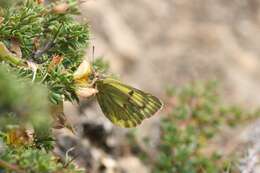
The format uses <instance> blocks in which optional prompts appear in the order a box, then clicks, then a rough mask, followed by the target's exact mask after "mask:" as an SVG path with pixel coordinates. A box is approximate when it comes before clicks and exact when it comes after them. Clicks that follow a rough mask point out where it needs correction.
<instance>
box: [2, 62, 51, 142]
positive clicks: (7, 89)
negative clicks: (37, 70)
mask: <svg viewBox="0 0 260 173" xmlns="http://www.w3.org/2000/svg"><path fill="white" fill-rule="evenodd" d="M0 86H1V87H0V130H4V131H6V130H7V129H8V127H9V126H18V125H21V126H26V125H28V123H29V122H30V123H31V124H32V126H33V127H34V129H35V131H36V133H37V136H41V137H44V136H48V134H49V131H50V127H51V122H52V121H51V117H50V112H49V100H48V97H47V89H46V88H45V87H44V86H41V85H37V84H33V83H32V82H31V81H29V80H26V79H21V78H17V74H16V73H15V72H14V71H12V70H10V69H9V68H8V66H7V65H4V64H0Z"/></svg>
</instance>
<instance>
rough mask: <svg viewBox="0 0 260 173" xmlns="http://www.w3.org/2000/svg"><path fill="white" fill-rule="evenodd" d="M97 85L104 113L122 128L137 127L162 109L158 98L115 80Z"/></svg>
mask: <svg viewBox="0 0 260 173" xmlns="http://www.w3.org/2000/svg"><path fill="white" fill-rule="evenodd" d="M96 85H97V89H98V90H99V92H98V94H97V100H98V103H99V105H100V107H101V109H102V112H103V113H104V114H105V115H106V117H107V118H108V119H110V120H111V121H112V122H113V123H114V124H116V125H118V126H120V127H134V126H137V125H138V124H141V122H142V121H143V120H144V119H145V118H148V117H150V116H152V115H153V114H155V113H156V112H157V111H158V110H159V109H160V108H161V107H162V103H161V101H160V100H159V99H158V98H156V97H154V96H152V95H151V94H148V93H145V92H143V91H141V90H138V89H135V88H133V87H130V86H128V85H125V84H122V83H121V82H119V81H117V80H115V79H110V78H106V79H103V80H98V81H97V82H96Z"/></svg>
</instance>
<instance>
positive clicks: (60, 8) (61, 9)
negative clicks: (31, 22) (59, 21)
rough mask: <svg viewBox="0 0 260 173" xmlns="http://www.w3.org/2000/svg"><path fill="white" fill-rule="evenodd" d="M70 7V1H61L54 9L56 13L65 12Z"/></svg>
mask: <svg viewBox="0 0 260 173" xmlns="http://www.w3.org/2000/svg"><path fill="white" fill-rule="evenodd" d="M68 9H69V4H68V3H61V4H58V5H56V6H54V7H53V9H52V11H53V12H54V13H56V14H64V13H66V11H67V10H68Z"/></svg>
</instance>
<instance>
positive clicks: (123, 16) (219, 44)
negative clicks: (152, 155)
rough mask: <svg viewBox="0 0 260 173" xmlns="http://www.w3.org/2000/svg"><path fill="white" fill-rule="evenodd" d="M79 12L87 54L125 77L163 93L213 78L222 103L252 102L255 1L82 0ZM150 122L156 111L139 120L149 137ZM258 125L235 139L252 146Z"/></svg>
mask: <svg viewBox="0 0 260 173" xmlns="http://www.w3.org/2000/svg"><path fill="white" fill-rule="evenodd" d="M81 11H82V17H81V18H80V20H87V21H89V23H91V28H92V33H93V35H92V42H93V45H95V56H96V57H97V56H104V58H105V59H106V60H108V61H109V62H110V64H111V71H112V72H114V73H116V74H120V78H121V79H122V80H123V81H125V82H126V83H129V84H132V85H134V86H137V87H139V88H142V89H145V90H147V91H150V92H153V93H155V94H157V95H158V96H161V97H162V98H163V97H164V92H165V88H166V87H167V86H169V85H174V86H179V85H183V84H186V83H188V82H190V81H194V80H218V81H219V83H220V85H221V88H222V89H221V90H222V91H223V92H222V96H223V100H225V101H226V102H227V103H238V104H241V105H244V106H248V107H252V108H255V107H257V106H259V104H260V95H258V94H257V93H258V90H259V87H260V72H259V69H260V59H259V55H260V49H259V46H260V1H259V0H247V1H245V0H228V1H227V0H192V1H191V0H153V1H151V0H132V1H128V0H88V1H86V2H85V3H83V4H81ZM88 55H89V56H91V51H89V53H88ZM70 107H71V106H70V105H68V106H67V109H68V110H70V111H71V109H70ZM91 111H92V112H91ZM85 113H86V112H85ZM86 114H87V115H88V117H91V116H89V115H91V114H95V111H94V113H93V110H89V109H88V110H87V113H86ZM100 117H101V118H100V119H101V120H100V121H103V120H102V116H100ZM89 119H91V118H89ZM89 119H88V120H87V121H89ZM94 119H97V118H94ZM98 121H99V118H98ZM105 121H106V120H105ZM156 124H157V118H154V120H153V121H149V122H146V123H145V124H144V125H143V126H142V127H141V130H140V131H141V133H140V136H145V135H152V136H156V134H158V129H156V127H157V126H156ZM258 125H259V122H258V123H256V124H254V125H252V126H250V127H248V128H246V129H247V130H245V134H246V135H244V136H243V135H242V137H239V140H253V141H254V142H255V146H259V145H258V143H259V142H256V140H255V139H256V138H258V137H259V132H258V133H257V131H259V129H258V128H257V127H258ZM107 127H108V128H111V127H110V125H107ZM243 134H244V133H243ZM252 136H253V137H252ZM155 140H156V137H155ZM253 148H254V151H256V152H258V151H259V148H255V147H253ZM127 159H130V160H131V159H132V162H131V163H134V162H138V161H136V160H135V158H132V157H130V158H127ZM128 161H129V160H123V161H122V162H123V163H130V162H128ZM108 162H109V161H107V163H108ZM110 163H111V162H110ZM135 164H137V165H138V164H140V163H139V162H138V163H135ZM123 165H124V164H123ZM140 167H141V168H140ZM139 169H143V168H142V166H139ZM146 171H148V170H146ZM256 171H257V170H256ZM130 172H131V171H130ZM141 172H145V171H141Z"/></svg>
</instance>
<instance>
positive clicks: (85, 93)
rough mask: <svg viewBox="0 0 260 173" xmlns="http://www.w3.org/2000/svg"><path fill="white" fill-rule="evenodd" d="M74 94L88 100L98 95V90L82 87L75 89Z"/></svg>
mask: <svg viewBox="0 0 260 173" xmlns="http://www.w3.org/2000/svg"><path fill="white" fill-rule="evenodd" d="M76 93H77V95H78V96H79V97H83V98H89V97H92V96H94V95H95V94H97V93H98V90H97V89H95V88H83V87H79V88H77V89H76Z"/></svg>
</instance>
